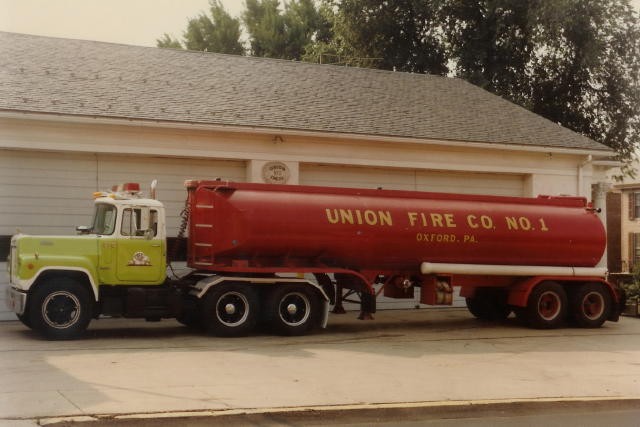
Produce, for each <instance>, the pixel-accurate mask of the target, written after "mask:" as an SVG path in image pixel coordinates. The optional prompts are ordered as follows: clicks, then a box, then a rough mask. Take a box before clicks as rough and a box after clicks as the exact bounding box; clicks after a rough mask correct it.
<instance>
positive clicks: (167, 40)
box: [156, 33, 182, 49]
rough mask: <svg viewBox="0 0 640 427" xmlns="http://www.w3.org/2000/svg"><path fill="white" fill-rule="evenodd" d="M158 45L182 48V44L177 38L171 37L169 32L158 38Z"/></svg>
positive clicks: (166, 47) (167, 47)
mask: <svg viewBox="0 0 640 427" xmlns="http://www.w3.org/2000/svg"><path fill="white" fill-rule="evenodd" d="M156 46H158V47H162V48H165V49H182V45H181V44H180V42H179V41H178V40H176V39H173V38H171V36H170V35H169V34H167V33H164V34H163V35H162V38H159V39H156Z"/></svg>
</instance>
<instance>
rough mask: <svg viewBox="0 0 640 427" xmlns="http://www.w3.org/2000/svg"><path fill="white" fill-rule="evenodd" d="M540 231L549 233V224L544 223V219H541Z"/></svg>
mask: <svg viewBox="0 0 640 427" xmlns="http://www.w3.org/2000/svg"><path fill="white" fill-rule="evenodd" d="M539 221H540V230H542V231H549V229H548V228H547V224H545V223H544V219H542V218H540V219H539Z"/></svg>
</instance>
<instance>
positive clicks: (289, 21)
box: [242, 0, 322, 60]
mask: <svg viewBox="0 0 640 427" xmlns="http://www.w3.org/2000/svg"><path fill="white" fill-rule="evenodd" d="M245 5H246V10H245V11H244V13H243V14H242V20H243V22H244V25H245V28H246V29H247V32H248V33H249V43H250V45H251V54H252V55H254V56H263V57H269V58H281V59H296V60H300V59H301V58H302V57H303V55H304V52H305V48H306V47H307V46H308V45H309V44H310V43H311V42H312V41H313V38H314V36H315V34H316V33H317V32H318V30H319V28H320V25H321V22H322V21H321V16H320V14H319V12H318V10H317V9H316V7H315V5H314V3H313V0H291V1H289V2H286V3H284V11H281V10H280V2H279V1H278V0H246V2H245Z"/></svg>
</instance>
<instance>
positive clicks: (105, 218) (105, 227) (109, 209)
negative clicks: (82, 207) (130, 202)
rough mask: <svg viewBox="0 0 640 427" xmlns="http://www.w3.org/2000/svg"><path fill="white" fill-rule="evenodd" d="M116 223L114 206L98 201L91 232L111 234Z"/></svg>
mask: <svg viewBox="0 0 640 427" xmlns="http://www.w3.org/2000/svg"><path fill="white" fill-rule="evenodd" d="M115 225H116V207H115V206H113V205H107V204H104V203H100V204H97V205H96V214H95V216H94V217H93V226H92V227H91V232H92V233H94V234H103V235H110V234H113V232H114V230H115V228H116V227H115Z"/></svg>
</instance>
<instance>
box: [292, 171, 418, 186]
mask: <svg viewBox="0 0 640 427" xmlns="http://www.w3.org/2000/svg"><path fill="white" fill-rule="evenodd" d="M300 183H301V184H303V185H320V186H328V187H350V188H379V187H382V188H385V189H393V190H413V189H415V174H414V172H413V171H406V170H400V169H376V168H361V167H341V166H323V165H301V166H300Z"/></svg>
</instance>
